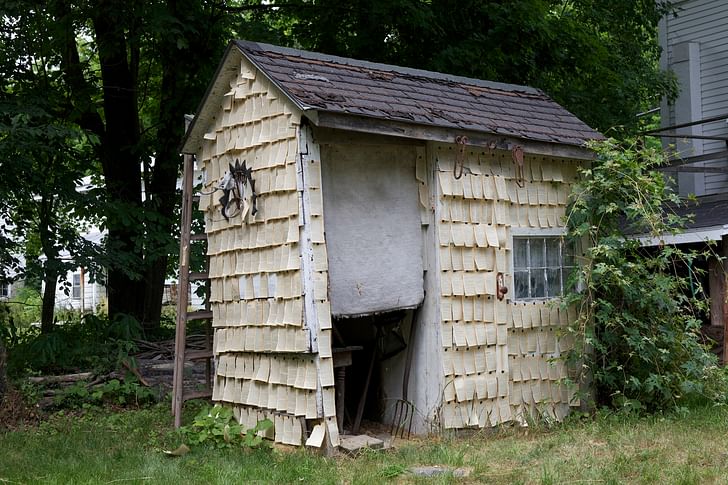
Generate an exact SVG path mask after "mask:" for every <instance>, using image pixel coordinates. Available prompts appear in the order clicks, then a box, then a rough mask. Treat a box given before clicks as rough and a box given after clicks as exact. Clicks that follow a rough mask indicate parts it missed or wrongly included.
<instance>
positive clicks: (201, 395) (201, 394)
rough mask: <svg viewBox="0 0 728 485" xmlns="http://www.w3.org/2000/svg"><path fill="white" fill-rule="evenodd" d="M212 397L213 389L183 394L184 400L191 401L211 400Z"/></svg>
mask: <svg viewBox="0 0 728 485" xmlns="http://www.w3.org/2000/svg"><path fill="white" fill-rule="evenodd" d="M211 397H212V389H203V390H202V391H185V392H183V393H182V400H183V401H189V400H190V399H210V398H211Z"/></svg>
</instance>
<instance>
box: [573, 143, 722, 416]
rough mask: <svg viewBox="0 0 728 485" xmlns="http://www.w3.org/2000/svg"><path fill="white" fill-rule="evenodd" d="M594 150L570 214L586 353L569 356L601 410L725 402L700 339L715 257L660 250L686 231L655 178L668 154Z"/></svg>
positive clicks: (674, 202)
mask: <svg viewBox="0 0 728 485" xmlns="http://www.w3.org/2000/svg"><path fill="white" fill-rule="evenodd" d="M590 148H591V149H592V150H594V152H595V153H596V159H595V160H594V161H593V162H592V163H591V164H590V165H589V166H586V167H584V168H583V169H582V170H581V174H580V181H579V183H578V184H577V185H576V186H575V189H574V191H573V192H572V195H571V200H570V205H569V208H568V210H567V219H568V220H567V227H568V235H567V238H568V239H569V240H570V242H571V243H572V244H574V245H575V246H576V247H578V248H580V249H581V250H580V253H581V256H580V265H579V267H578V269H577V270H575V271H574V273H573V274H572V277H571V282H572V288H573V289H572V290H571V292H570V293H568V294H567V296H566V297H565V299H564V300H565V301H564V304H565V305H575V306H576V308H577V309H578V319H577V321H576V322H573V323H572V325H571V327H570V329H569V331H570V332H572V333H573V334H575V336H577V337H578V338H576V339H574V340H575V341H576V342H579V344H577V345H575V346H574V348H573V350H572V351H571V352H570V354H569V356H568V359H569V360H570V361H571V363H572V364H573V365H574V366H575V368H576V369H577V370H578V372H577V374H578V378H579V379H581V380H582V381H584V380H586V381H590V382H591V383H592V390H593V391H594V397H595V399H596V404H598V405H608V406H613V407H617V408H623V409H625V408H626V409H628V410H637V411H647V412H652V411H655V410H659V409H666V408H671V407H675V406H678V405H682V404H683V403H686V402H688V401H693V400H697V399H703V400H705V399H709V400H717V399H725V392H726V388H725V382H726V379H725V373H724V372H723V371H722V370H721V369H719V368H718V367H717V366H716V361H715V356H713V355H712V354H711V353H710V352H709V350H708V348H707V347H706V345H705V344H704V343H703V340H702V339H701V335H700V327H701V323H702V319H703V318H704V317H705V316H706V315H707V310H708V305H707V297H706V295H705V294H704V293H703V291H702V289H701V288H700V285H699V284H698V283H697V282H698V280H699V278H700V277H701V270H699V269H698V266H697V265H696V263H697V262H699V261H705V258H708V257H711V250H710V248H703V249H699V250H684V249H681V248H680V247H676V246H672V245H666V244H664V243H662V242H661V238H663V237H664V235H666V234H674V233H677V232H680V230H681V228H682V227H684V224H685V222H686V219H685V218H683V217H680V216H678V215H677V214H675V212H674V211H673V210H671V208H674V207H678V206H680V204H681V201H680V199H679V197H678V195H677V194H676V193H675V192H674V191H673V190H671V185H670V181H669V180H668V179H666V178H665V177H664V175H663V174H662V173H660V172H658V171H657V170H655V169H656V168H657V167H659V166H660V165H662V164H664V163H665V157H664V154H663V153H662V151H661V150H657V149H653V148H645V147H643V146H641V145H640V144H638V143H635V142H631V143H619V142H617V141H615V140H606V141H603V142H596V143H593V144H592V145H591V146H590ZM640 236H641V237H640ZM644 238H651V239H652V241H654V242H655V243H656V244H655V245H643V244H642V242H641V241H644Z"/></svg>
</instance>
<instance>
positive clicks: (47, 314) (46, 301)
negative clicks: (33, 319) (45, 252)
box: [40, 267, 58, 333]
mask: <svg viewBox="0 0 728 485" xmlns="http://www.w3.org/2000/svg"><path fill="white" fill-rule="evenodd" d="M57 282H58V273H57V272H55V271H53V270H52V269H49V268H48V267H46V270H45V272H44V275H43V283H44V284H45V287H44V288H43V302H42V306H41V312H40V331H41V333H50V332H52V331H53V324H54V322H53V317H54V316H55V307H56V283H57Z"/></svg>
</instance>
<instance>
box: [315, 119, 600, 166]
mask: <svg viewBox="0 0 728 485" xmlns="http://www.w3.org/2000/svg"><path fill="white" fill-rule="evenodd" d="M307 116H308V113H307ZM317 118H318V121H314V122H315V123H316V125H317V126H319V127H322V128H335V129H339V130H349V131H355V132H362V133H372V134H377V135H387V136H395V137H402V138H414V139H417V140H429V141H437V142H442V143H455V137H456V136H458V135H466V136H467V137H468V145H469V146H473V147H483V148H490V147H493V148H495V149H498V150H508V151H510V150H511V149H513V147H514V146H520V147H521V148H523V151H524V152H526V153H529V154H534V155H546V156H550V157H557V158H571V159H576V160H592V159H594V152H592V151H591V150H588V149H587V148H585V147H580V146H576V145H565V144H560V143H548V142H540V141H534V140H527V139H524V138H515V137H508V136H503V135H497V134H487V133H482V132H478V131H471V130H463V129H461V128H439V127H435V126H426V125H418V124H414V123H404V122H400V121H391V120H378V119H374V118H365V117H362V116H351V115H342V114H336V113H326V112H319V113H318V117H317Z"/></svg>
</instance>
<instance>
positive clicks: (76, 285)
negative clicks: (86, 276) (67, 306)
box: [71, 273, 81, 300]
mask: <svg viewBox="0 0 728 485" xmlns="http://www.w3.org/2000/svg"><path fill="white" fill-rule="evenodd" d="M71 296H72V297H73V298H75V299H77V300H79V299H81V274H80V273H74V275H73V286H72V287H71Z"/></svg>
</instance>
